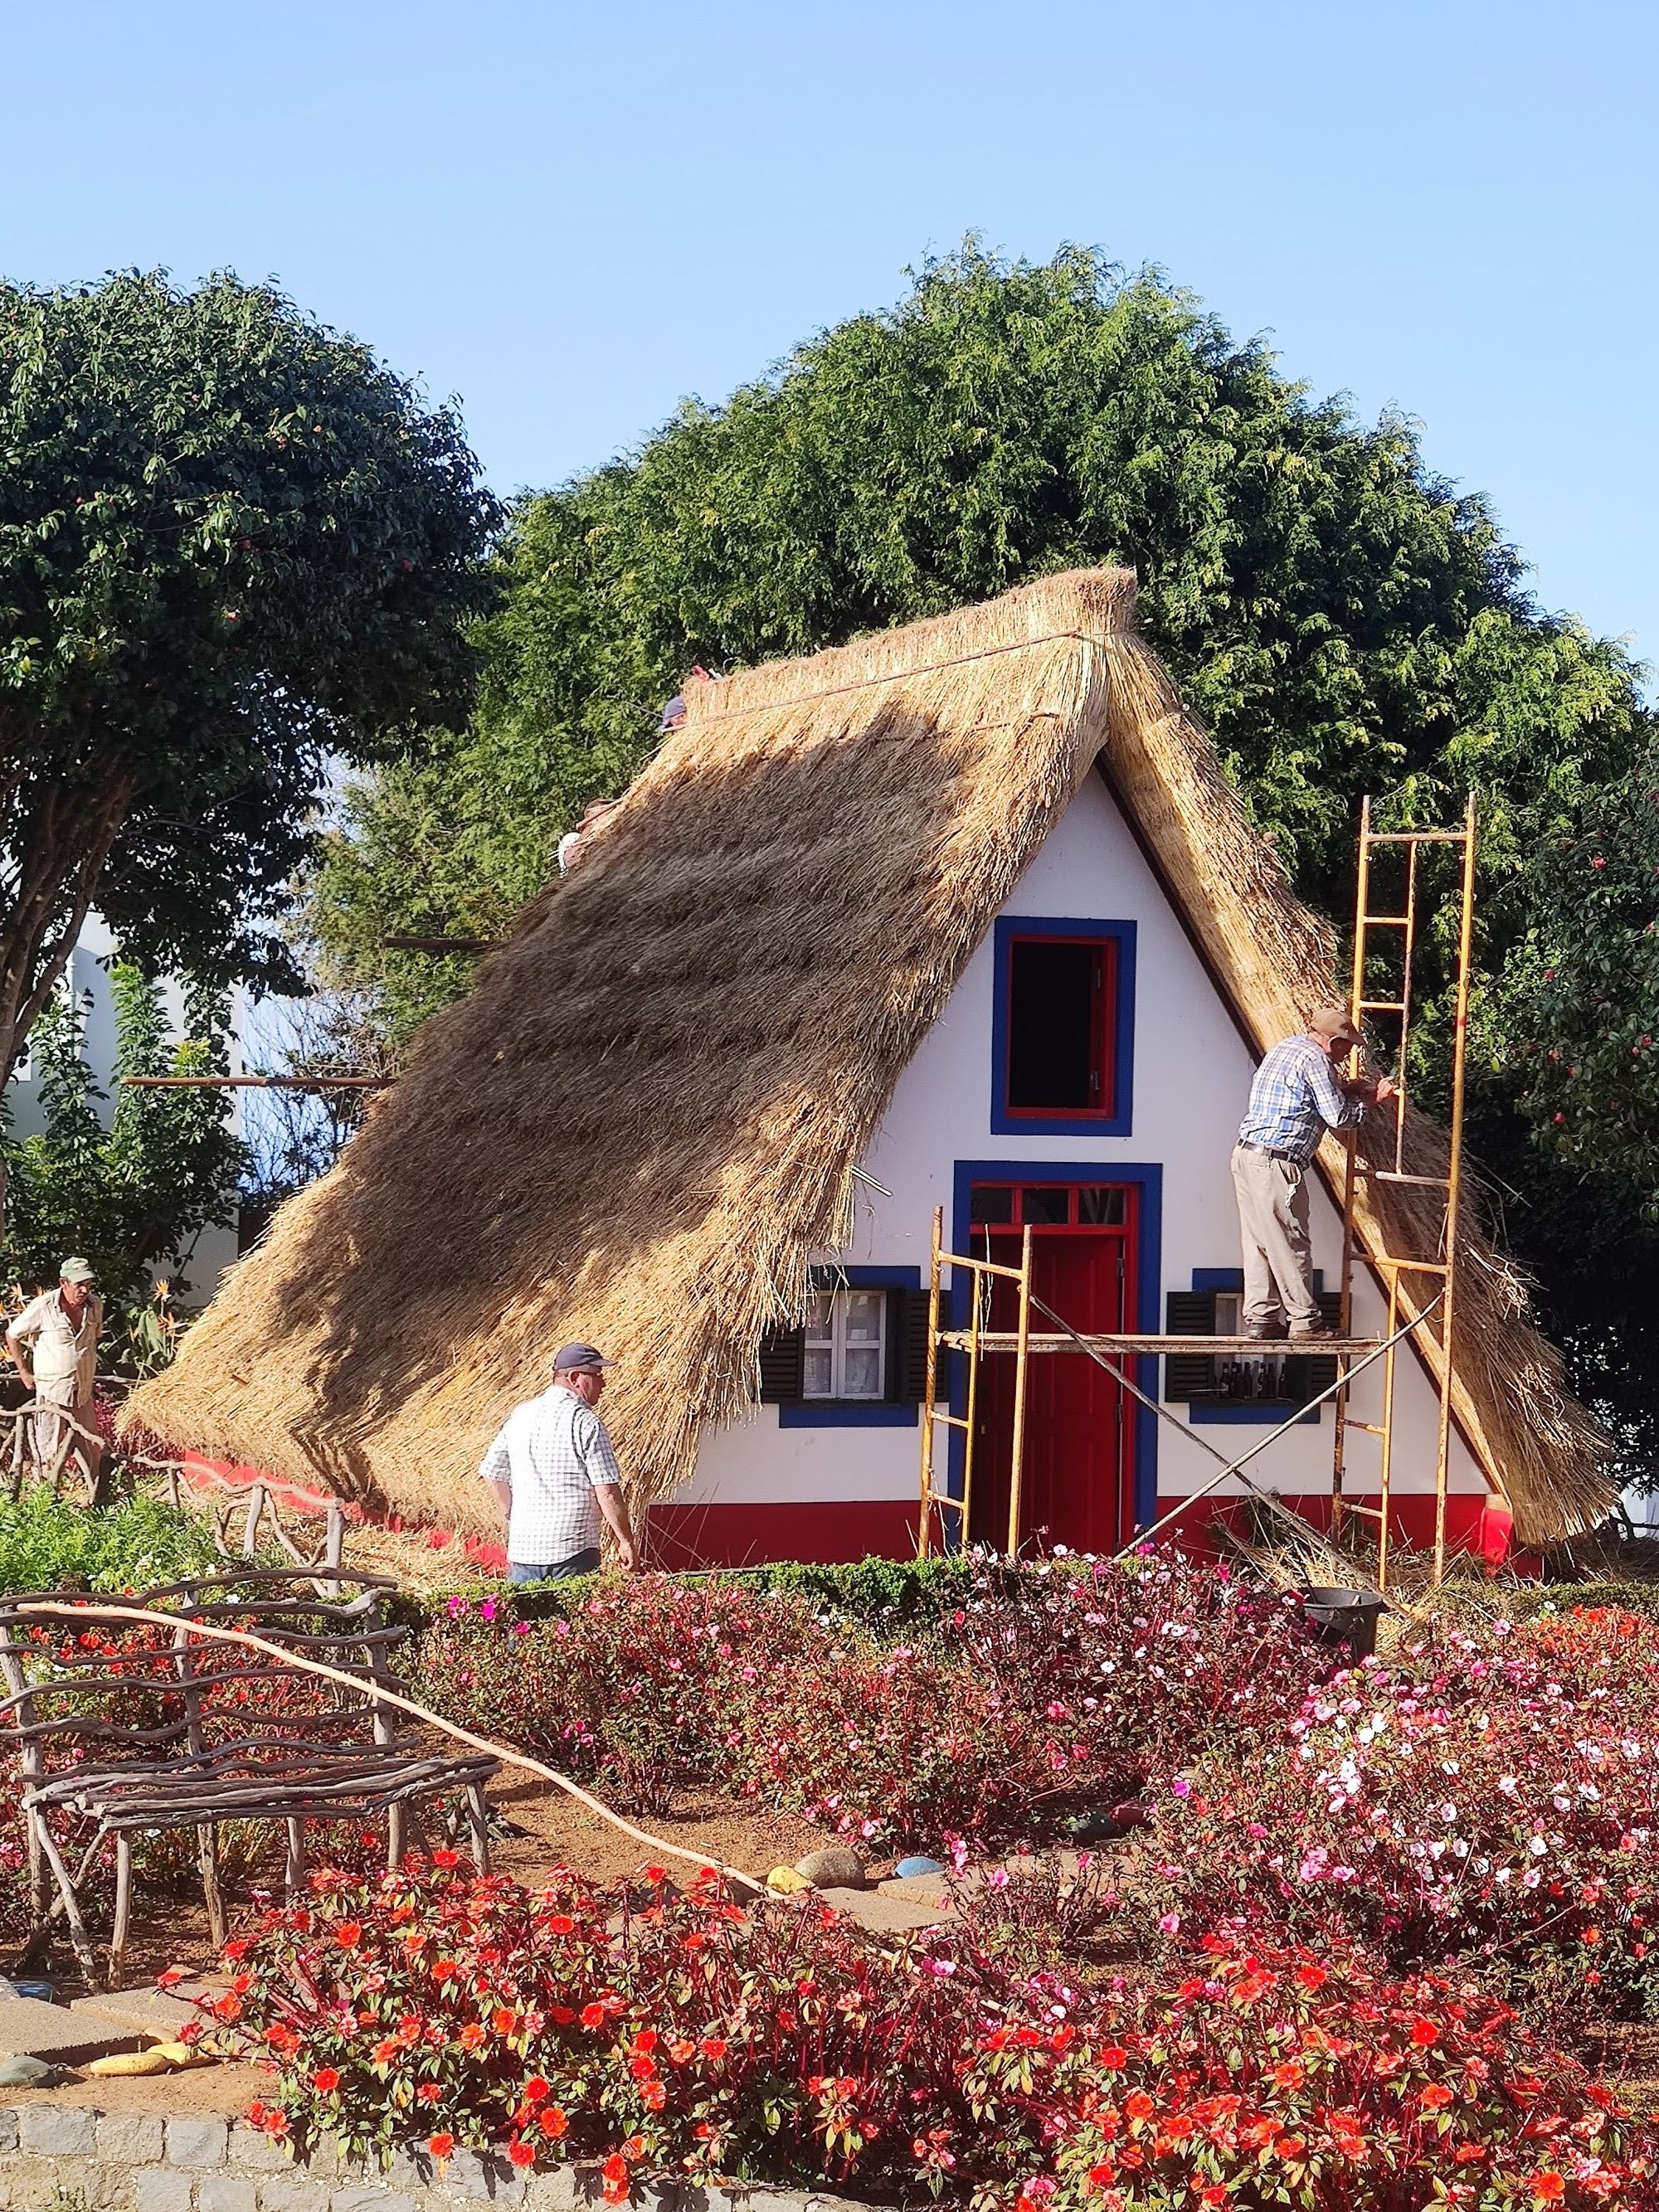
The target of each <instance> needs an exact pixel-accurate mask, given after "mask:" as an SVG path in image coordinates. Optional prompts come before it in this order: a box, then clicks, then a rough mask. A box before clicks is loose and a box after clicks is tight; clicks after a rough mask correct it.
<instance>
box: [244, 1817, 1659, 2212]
mask: <svg viewBox="0 0 1659 2212" xmlns="http://www.w3.org/2000/svg"><path fill="white" fill-rule="evenodd" d="M229 1962H230V1964H231V1966H232V1967H233V1969H234V1976H235V1978H234V1982H233V1984H232V1987H231V1989H230V1990H229V1992H228V1994H227V1995H226V1996H224V1997H222V1999H220V2000H219V2001H218V2002H216V2005H215V2007H214V2011H215V2013H216V2033H220V2034H224V2033H231V2034H233V2035H234V2036H236V2037H239V2038H240V2039H242V2040H243V2042H244V2043H245V2045H246V2047H247V2048H249V2049H250V2050H252V2051H258V2052H262V2053H264V2055H266V2056H268V2057H270V2059H271V2061H272V2062H273V2063H274V2065H275V2067H276V2088H275V2089H274V2091H273V2093H272V2094H271V2096H270V2099H269V2100H264V2102H262V2104H261V2105H260V2106H258V2107H257V2108H256V2112H255V2117H256V2118H258V2119H259V2120H260V2121H261V2123H262V2124H264V2127H265V2128H266V2129H267V2130H268V2131H269V2132H270V2134H271V2135H272V2136H274V2137H276V2138H277V2139H279V2140H281V2141H283V2142H288V2143H289V2144H290V2145H293V2146H295V2147H296V2148H300V2149H301V2150H304V2149H306V2148H309V2147H310V2146H311V2145H312V2144H313V2143H314V2142H317V2141H318V2140H319V2138H320V2137H322V2136H331V2137H334V2138H336V2139H337V2141H339V2142H341V2143H342V2144H343V2145H344V2146H346V2147H347V2148H350V2149H353V2150H356V2151H358V2152H374V2153H380V2154H386V2155H389V2154H391V2152H392V2150H393V2149H394V2148H398V2147H399V2146H402V2147H416V2148H423V2149H424V2150H425V2152H426V2153H427V2154H428V2155H429V2156H430V2157H432V2158H433V2159H434V2160H437V2161H439V2162H442V2161H444V2160H447V2158H448V2157H449V2156H450V2155H451V2154H453V2152H454V2151H455V2150H456V2149H457V2148H478V2149H491V2150H496V2151H500V2152H504V2153H505V2154H506V2155H507V2157H508V2158H509V2159H510V2160H511V2161H512V2162H513V2164H514V2165H515V2166H520V2167H521V2168H524V2169H526V2170H529V2169H533V2168H535V2167H538V2166H545V2165H549V2164H551V2163H555V2162H556V2161H559V2160H565V2159H569V2158H574V2157H577V2156H582V2157H596V2158H599V2159H601V2160H603V2161H604V2163H603V2175H604V2188H605V2196H606V2197H607V2198H609V2199H610V2200H611V2202H613V2203H621V2202H623V2201H624V2200H626V2199H627V2198H629V2197H630V2196H631V2195H632V2194H633V2193H635V2190H636V2189H637V2187H638V2185H639V2184H640V2183H641V2180H642V2179H644V2178H645V2177H646V2176H647V2175H648V2174H652V2173H670V2174H682V2175H686V2176H690V2177H694V2178H700V2179H707V2178H709V2177H712V2176H714V2175H717V2174H720V2173H732V2174H738V2175H745V2176H750V2177H756V2178H772V2179H808V2180H821V2181H828V2182H831V2183H833V2184H835V2185H836V2186H838V2187H841V2188H844V2189H849V2190H853V2191H856V2193H858V2194H859V2195H860V2196H864V2197H872V2198H880V2199H884V2200H886V2199H907V2198H914V2197H915V2194H916V2193H917V2191H919V2190H923V2189H926V2190H930V2191H933V2192H934V2193H937V2194H947V2193H948V2194H949V2195H950V2196H951V2197H955V2198H967V2197H976V2198H979V2199H981V2200H983V2201H985V2202H987V2203H1010V2204H1015V2205H1017V2207H1018V2212H1043V2208H1046V2207H1052V2208H1054V2212H1071V2208H1073V2207H1075V2208H1077V2212H1116V2208H1118V2207H1120V2206H1122V2205H1125V2204H1129V2203H1133V2204H1138V2205H1148V2206H1153V2205H1155V2206H1159V2207H1174V2206H1176V2205H1182V2206H1185V2205H1192V2204H1205V2205H1220V2204H1223V2203H1237V2204H1242V2205H1262V2206H1266V2205H1267V2204H1279V2205H1285V2206H1291V2207H1307V2208H1310V2212H1315V2208H1316V2212H1327V2208H1329V2209H1330V2212H1335V2208H1337V2207H1343V2208H1358V2212H1367V2208H1376V2212H1385V2208H1386V2212H1407V2208H1415V2207H1417V2206H1419V2205H1421V2204H1423V2203H1425V2202H1429V2201H1432V2200H1435V2199H1438V2200H1440V2201H1443V2202H1449V2203H1464V2204H1468V2205H1470V2206H1475V2205H1479V2206H1480V2207H1481V2208H1483V2212H1484V2208H1488V2207H1491V2208H1497V2207H1504V2206H1510V2205H1514V2206H1516V2207H1523V2206H1528V2205H1533V2206H1536V2205H1541V2204H1550V2203H1560V2204H1565V2205H1568V2206H1571V2207H1588V2206H1589V2205H1592V2204H1597V2203H1629V2204H1633V2205H1635V2204H1640V2205H1644V2206H1646V2205H1650V2204H1651V2203H1653V2201H1654V2196H1653V2187H1652V2177H1651V2172H1650V2166H1649V2162H1648V2158H1647V2154H1646V2152H1645V2151H1644V2148H1642V2145H1641V2142H1640V2139H1639V2137H1638V2135H1637V2134H1636V2133H1635V2132H1634V2131H1633V2130H1632V2127H1631V2125H1630V2124H1629V2122H1628V2120H1627V2118H1626V2116H1625V2115H1624V2114H1623V2113H1621V2112H1620V2111H1619V2110H1618V2108H1617V2107H1616V2106H1615V2105H1614V2103H1613V2100H1612V2099H1611V2098H1610V2097H1608V2096H1607V2093H1605V2092H1603V2091H1601V2090H1599V2089H1597V2088H1596V2087H1595V2085H1594V2084H1593V2083H1591V2082H1590V2081H1589V2080H1588V2078H1587V2077H1586V2076H1585V2075H1584V2074H1583V2071H1582V2069H1579V2068H1577V2066H1575V2065H1574V2064H1572V2063H1571V2062H1570V2061H1568V2060H1565V2059H1564V2058H1561V2057H1553V2056H1551V2055H1550V2054H1548V2053H1547V2052H1545V2051H1541V2050H1540V2049H1538V2048H1537V2047H1536V2046H1535V2045H1534V2044H1533V2043H1532V2042H1531V2041H1530V2039H1528V2036H1527V2035H1526V2034H1525V2033H1524V2032H1523V2031H1522V2028H1521V2027H1520V2026H1519V2024H1518V2023H1517V2021H1516V2019H1515V2017H1514V2015H1512V2014H1511V2013H1510V2011H1509V2010H1508V2009H1507V2008H1505V2007H1504V2006H1503V2005H1502V2004H1500V2003H1498V2002H1496V2001H1495V2000H1493V1999H1492V1998H1491V1997H1489V1996H1482V1995H1480V1992H1479V1991H1478V1990H1472V1989H1464V1988H1462V1987H1459V1986H1457V1985H1456V1984H1454V1983H1452V1982H1450V1981H1449V1980H1447V1979H1444V1978H1436V1977H1432V1976H1422V1975H1419V1976H1415V1977H1413V1978H1408V1979H1406V1980H1404V1981H1400V1982H1390V1981H1389V1980H1388V1979H1387V1978H1385V1977H1383V1976H1382V1975H1381V1974H1379V1973H1378V1972H1377V1971H1376V1969H1375V1968H1373V1967H1370V1966H1367V1965H1366V1964H1365V1962H1364V1960H1362V1959H1360V1958H1358V1957H1357V1956H1355V1955H1353V1954H1344V1953H1338V1954H1332V1955H1330V1956H1328V1957H1327V1958H1322V1959H1316V1958H1315V1957H1314V1955H1313V1954H1311V1953H1310V1952H1308V1951H1305V1950H1297V1949H1285V1948H1269V1947H1258V1948H1248V1947H1247V1946H1246V1945H1245V1944H1244V1943H1243V1942H1240V1941H1238V1940H1237V1939H1236V1938H1235V1937H1234V1936H1232V1935H1231V1933H1230V1932H1227V1931H1223V1932H1221V1933H1218V1935H1216V1936H1212V1937H1211V1938H1210V1939H1209V1940H1208V1941H1207V1942H1206V1943H1205V1944H1204V1945H1203V1946H1202V1947H1201V1948H1200V1953H1199V1955H1198V1959H1197V1961H1196V1962H1195V1963H1194V1966H1193V1969H1192V1971H1191V1972H1187V1973H1183V1974H1180V1975H1178V1976H1176V1977H1175V1978H1172V1979H1170V1981H1168V1982H1158V1983H1155V1984H1152V1985H1150V1986H1144V1987H1134V1986H1130V1985H1127V1984H1124V1983H1123V1982H1122V1981H1121V1980H1118V1981H1116V1982H1115V1983H1110V1984H1106V1985H1104V1986H1099V1987H1094V1988H1085V1989H1082V1990H1075V1989H1073V1988H1071V1987H1069V1986H1068V1985H1067V1984H1066V1981H1065V1980H1064V1979H1063V1978H1060V1977H1057V1976H1054V1975H1052V1974H1036V1975H1033V1974H1031V1973H1030V1972H1029V1971H1027V1970H1026V1969H1025V1968H1024V1966H1018V1965H1015V1964H1012V1963H1011V1962H1010V1961H1009V1960H1007V1959H1006V1958H1005V1957H1003V1956H1001V1955H1000V1953H999V1951H998V1950H997V1949H996V1948H994V1947H993V1948H987V1947H986V1943H985V1942H984V1936H983V1929H981V1930H980V1932H979V1933H978V1934H975V1932H974V1931H973V1930H972V1929H966V1928H964V1929H958V1930H957V1931H955V1932H954V1933H953V1934H951V1933H945V1932H941V1931H935V1932H934V1933H933V1935H932V1936H930V1938H929V1940H928V1941H927V1942H926V1943H922V1942H910V1943H904V1944H899V1945H896V1946H886V1945H883V1944H881V1943H879V1942H877V1941H876V1939H874V1938H872V1937H871V1936H867V1935H866V1934H864V1933H862V1932H861V1931H860V1930H858V1929H855V1928H854V1927H853V1926H852V1925H850V1924H849V1923H847V1922H846V1921H844V1920H842V1918H840V1917H838V1916H837V1915H836V1914H835V1913H833V1912H830V1911H826V1910H824V1909H823V1908H822V1907H820V1906H818V1905H813V1904H810V1903H791V1904H788V1905H784V1904H779V1905H774V1906H771V1907H769V1908H767V1909H766V1910H765V1911H763V1912H762V1913H760V1914H758V1915H756V1916H754V1917H750V1916H748V1915H745V1914H744V1912H742V1911H739V1910H738V1908H736V1907H735V1906H733V1905H729V1904H727V1903H726V1902H725V1901H724V1900H723V1899H722V1898H721V1897H720V1893H719V1892H718V1890H717V1888H716V1887H715V1885H714V1882H713V1880H712V1878H708V1879H706V1880H705V1881H702V1883H700V1884H698V1885H697V1886H696V1887H694V1889H693V1890H692V1892H691V1893H689V1894H686V1895H681V1894H680V1893H678V1892H677V1891H676V1890H674V1889H673V1888H671V1887H670V1886H669V1885H668V1884H667V1883H666V1881H665V1876H664V1875H663V1872H662V1869H647V1870H646V1876H645V1880H644V1882H643V1884H642V1885H638V1886H635V1887H632V1888H631V1889H625V1890H623V1891H620V1892H613V1893H605V1892H600V1891H596V1890H593V1889H591V1888H589V1887H586V1886H584V1885H582V1884H580V1883H577V1882H574V1881H565V1882H563V1883H562V1885H561V1886H560V1887H558V1888H557V1889H556V1890H555V1891H553V1892H552V1893H550V1894H548V1895H546V1896H544V1897H538V1898H532V1897H531V1896H530V1895H528V1894H527V1893H526V1892H524V1891H523V1890H521V1889H519V1888H517V1887H515V1886H514V1885H513V1884H511V1883H509V1882H507V1881H501V1880H495V1881H475V1880H473V1879H472V1878H471V1876H470V1875H469V1874H468V1873H467V1871H466V1869H465V1868H464V1867H463V1866H462V1865H461V1864H459V1863H458V1862H457V1861H456V1860H455V1858H454V1855H453V1854H445V1853H440V1854H439V1855H438V1856H437V1860H436V1861H435V1863H434V1864H433V1865H432V1866H431V1867H430V1868H425V1869H422V1868H411V1869H406V1870H405V1871H404V1873H402V1874H400V1875H395V1876H386V1877H383V1878H381V1879H380V1880H378V1881H372V1882H369V1881H359V1880H354V1879H352V1878H350V1877H348V1876H345V1875H319V1876H318V1877H317V1878H316V1879H315V1880H314V1881H313V1895H312V1897H311V1899H309V1901H308V1902H307V1904H306V1905H303V1906H302V1907H299V1908H295V1909H291V1910H289V1911H281V1912H273V1913H271V1914H270V1915H268V1916H267V1917H265V1918H264V1920H263V1921H262V1922H261V1923H259V1925H258V1927H257V1928H256V1929H254V1930H253V1932H252V1934H250V1935H248V1936H246V1937H243V1938H241V1939H239V1941H238V1942H236V1943H234V1944H233V1946H232V1947H231V1953H230V1961H229Z"/></svg>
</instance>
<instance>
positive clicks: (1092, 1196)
mask: <svg viewBox="0 0 1659 2212" xmlns="http://www.w3.org/2000/svg"><path fill="white" fill-rule="evenodd" d="M1123 1197H1124V1193H1123V1186H1122V1184H1121V1183H1091V1184H1087V1185H1085V1188H1083V1189H1081V1190H1079V1193H1078V1194H1077V1218H1078V1219H1079V1222H1087V1223H1088V1224H1089V1225H1090V1226H1091V1228H1099V1229H1119V1228H1121V1226H1122V1225H1123V1218H1124V1215H1123Z"/></svg>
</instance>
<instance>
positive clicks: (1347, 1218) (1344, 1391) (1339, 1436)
mask: <svg viewBox="0 0 1659 2212" xmlns="http://www.w3.org/2000/svg"><path fill="white" fill-rule="evenodd" d="M1370 881H1371V802H1370V796H1369V794H1368V795H1367V796H1366V797H1365V798H1364V799H1361V800H1360V802H1359V872H1358V889H1357V890H1356V893H1355V896H1354V917H1353V972H1352V976H1351V978H1350V980H1349V985H1348V1019H1349V1020H1350V1021H1351V1022H1352V1024H1353V1030H1354V1035H1355V1036H1359V1035H1360V1034H1361V1021H1362V1016H1361V1014H1360V1012H1359V1002H1360V1000H1362V999H1363V998H1364V995H1365V923H1366V921H1367V918H1368V917H1369V915H1370ZM1355 1141H1356V1139H1355V1133H1354V1132H1353V1131H1352V1129H1350V1130H1348V1131H1347V1132H1346V1135H1345V1139H1344V1145H1345V1151H1346V1157H1345V1158H1344V1161H1343V1167H1342V1304H1341V1309H1340V1316H1339V1318H1338V1321H1337V1324H1336V1325H1337V1328H1338V1329H1339V1331H1340V1333H1341V1334H1342V1335H1343V1336H1345V1337H1346V1336H1351V1335H1352V1334H1353V1269H1354V1258H1355V1251H1356V1243H1355V1237H1354V1227H1353V1206H1354V1195H1355V1186H1356V1182H1357V1180H1358V1168H1357V1162H1356V1158H1355ZM1384 1333H1385V1334H1386V1331H1385V1332H1384ZM1340 1368H1341V1374H1342V1388H1341V1389H1340V1390H1339V1391H1338V1392H1337V1394H1336V1418H1335V1420H1334V1423H1333V1425H1332V1437H1331V1540H1332V1541H1333V1542H1334V1543H1337V1544H1340V1542H1341V1541H1342V1523H1343V1519H1344V1516H1345V1514H1346V1498H1345V1497H1344V1495H1343V1488H1342V1483H1343V1476H1344V1474H1345V1473H1346V1464H1347V1445H1348V1363H1347V1361H1346V1359H1345V1358H1344V1359H1340Z"/></svg>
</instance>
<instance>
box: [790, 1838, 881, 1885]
mask: <svg viewBox="0 0 1659 2212" xmlns="http://www.w3.org/2000/svg"><path fill="white" fill-rule="evenodd" d="M795 1872H796V1873H797V1874H798V1875H800V1877H801V1879H802V1880H803V1881H810V1882H811V1885H812V1887H813V1888H814V1889H862V1888H864V1887H865V1886H866V1883H867V1881H868V1880H869V1876H868V1875H867V1874H866V1872H865V1866H864V1861H863V1860H862V1859H861V1858H860V1857H859V1855H858V1853H857V1852H856V1851H854V1850H848V1847H847V1845H846V1844H826V1845H825V1847H824V1849H823V1850H821V1851H808V1853H807V1854H806V1857H805V1858H804V1859H797V1860H796V1861H795Z"/></svg>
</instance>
